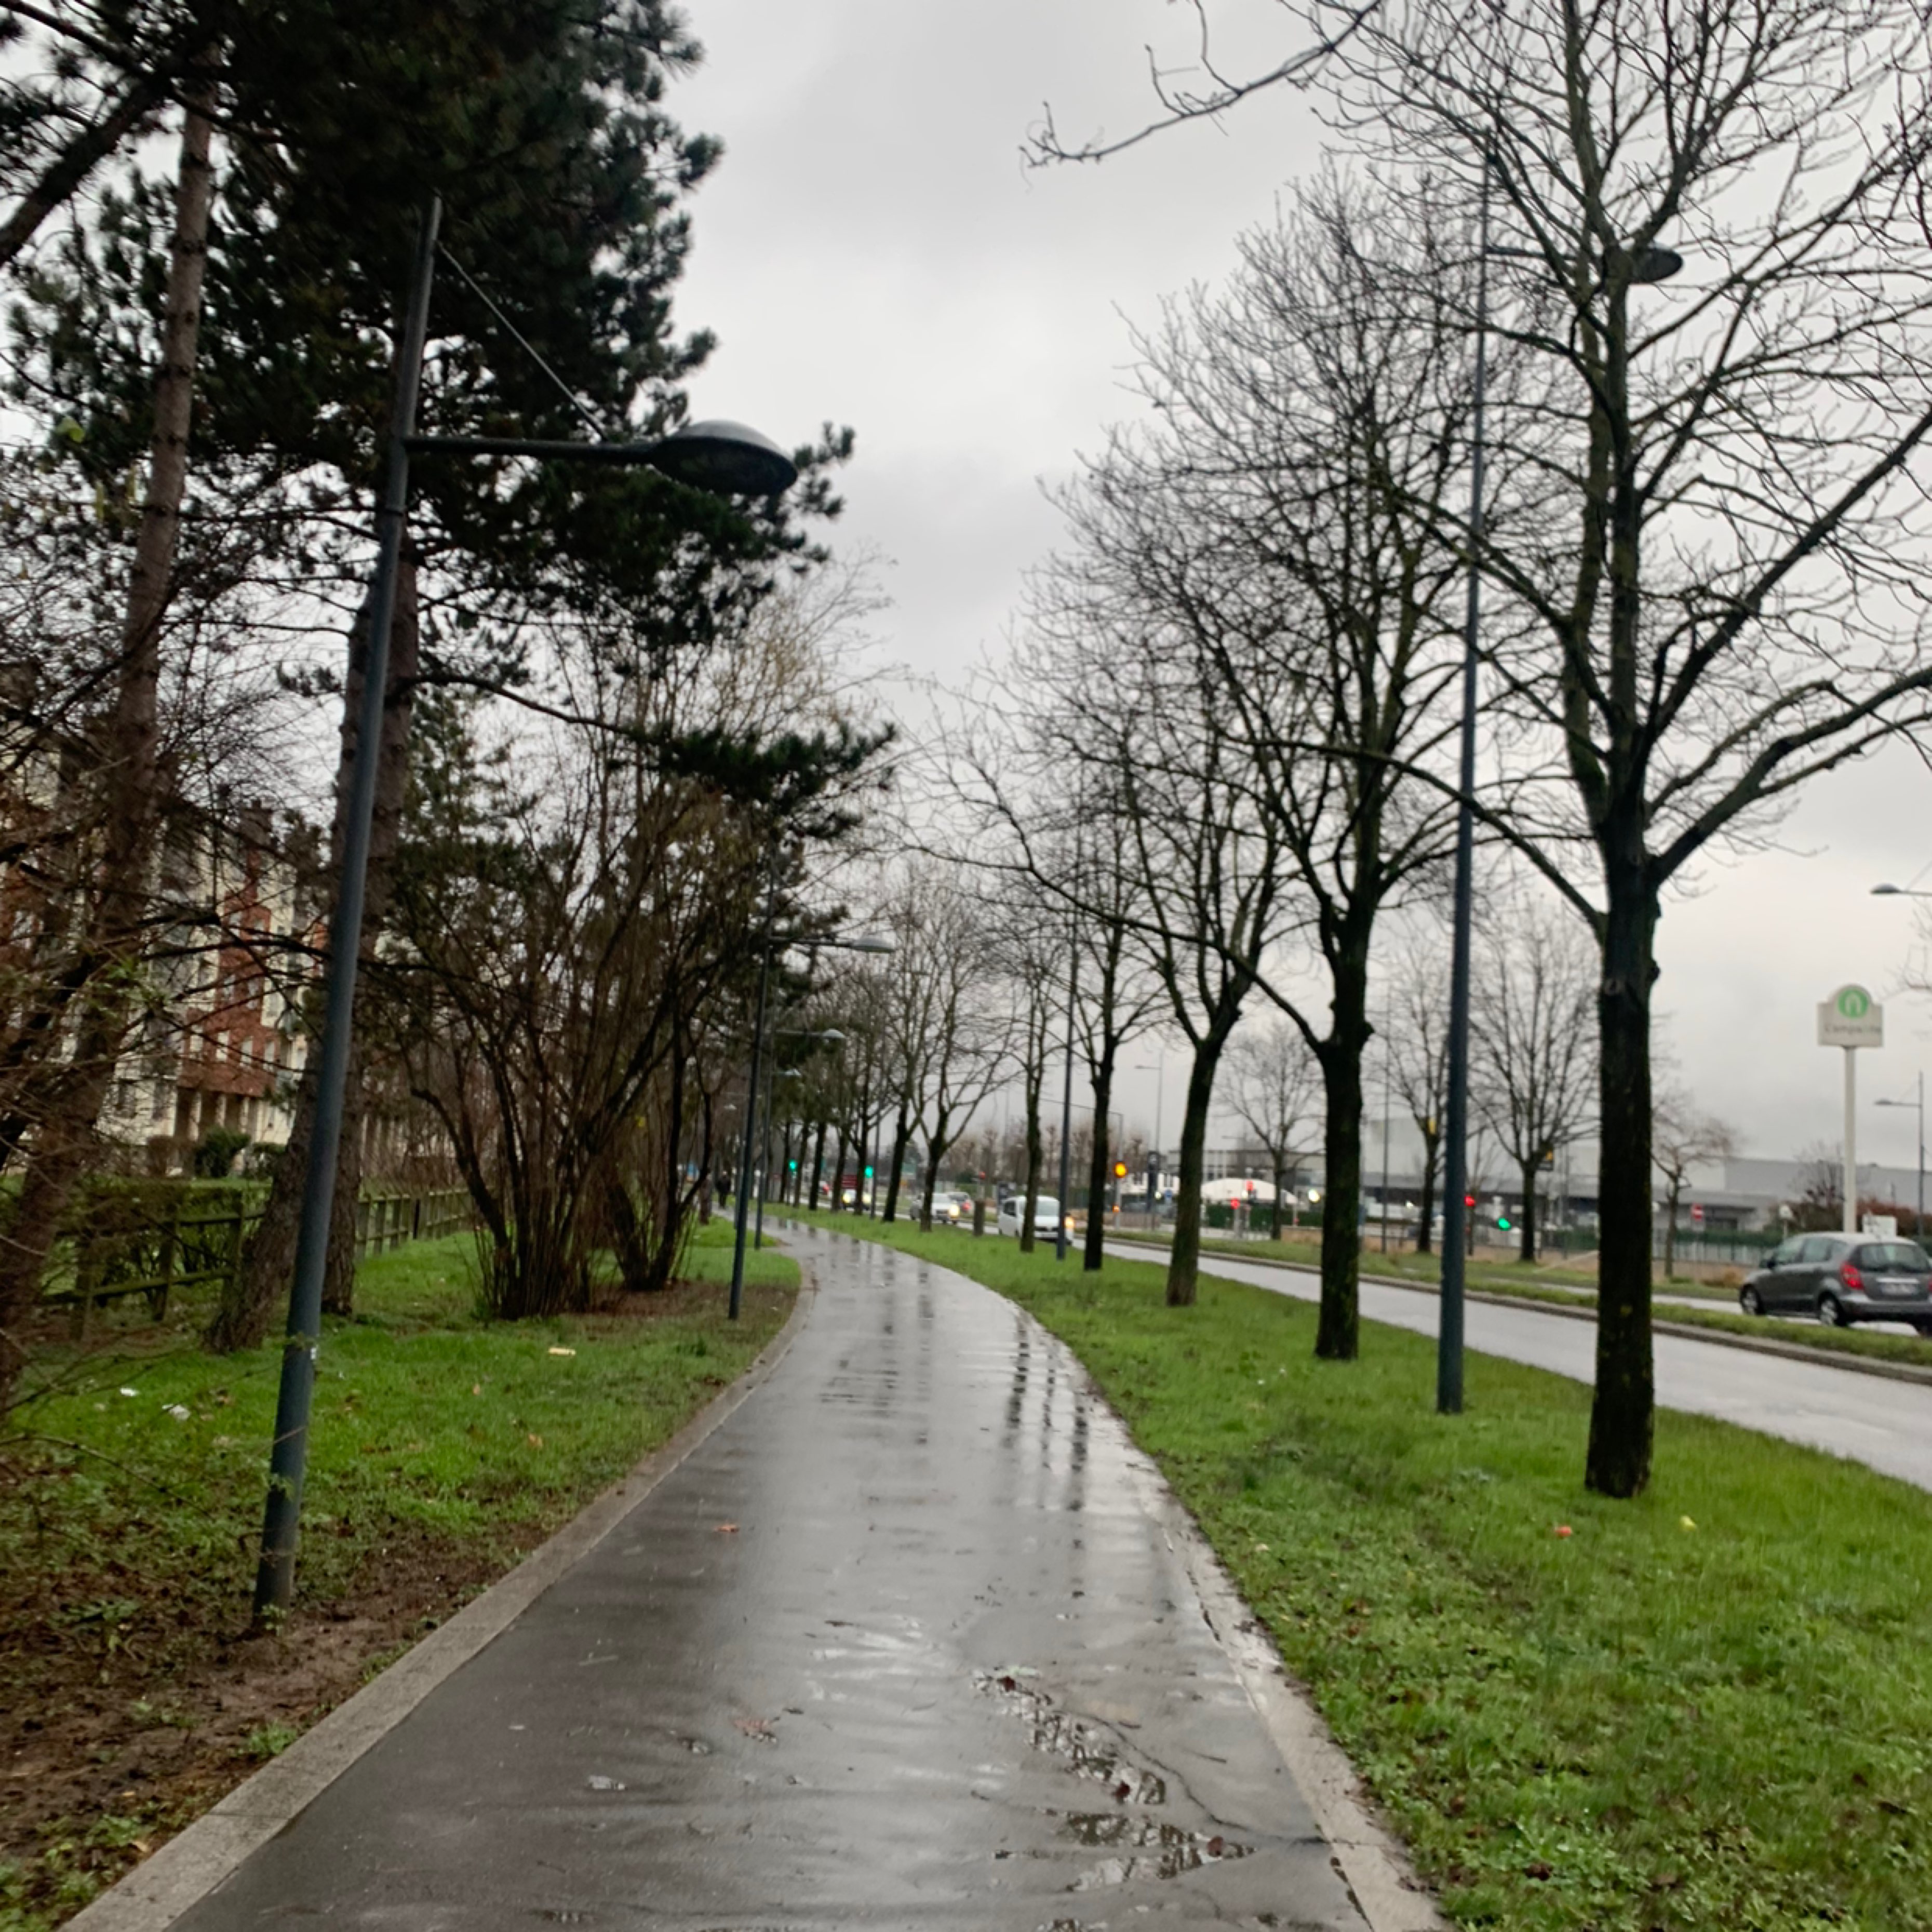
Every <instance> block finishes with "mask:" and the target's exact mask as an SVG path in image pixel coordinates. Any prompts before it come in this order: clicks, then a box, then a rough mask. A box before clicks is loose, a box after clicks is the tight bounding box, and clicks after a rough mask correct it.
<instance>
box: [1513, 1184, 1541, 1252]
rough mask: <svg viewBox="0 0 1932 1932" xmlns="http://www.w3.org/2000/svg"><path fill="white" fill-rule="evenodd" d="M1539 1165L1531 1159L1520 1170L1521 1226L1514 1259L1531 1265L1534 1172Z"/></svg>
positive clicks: (1534, 1215) (1534, 1244)
mask: <svg viewBox="0 0 1932 1932" xmlns="http://www.w3.org/2000/svg"><path fill="white" fill-rule="evenodd" d="M1538 1166H1541V1162H1539V1161H1532V1162H1531V1163H1529V1164H1528V1165H1526V1166H1525V1167H1524V1169H1523V1226H1521V1228H1520V1229H1518V1230H1517V1235H1518V1241H1517V1260H1518V1261H1520V1262H1529V1264H1530V1265H1532V1266H1534V1265H1535V1262H1536V1173H1537V1169H1538Z"/></svg>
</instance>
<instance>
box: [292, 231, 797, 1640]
mask: <svg viewBox="0 0 1932 1932" xmlns="http://www.w3.org/2000/svg"><path fill="white" fill-rule="evenodd" d="M442 223H443V205H442V203H441V202H440V200H438V199H436V198H434V197H432V198H431V200H430V202H429V203H428V205H427V206H426V207H425V209H424V210H423V212H422V218H421V220H420V221H419V224H418V227H417V231H416V258H415V266H414V269H413V273H412V275H411V277H410V293H409V298H408V302H407V305H406V307H405V309H404V323H403V328H402V332H401V336H400V337H399V338H398V342H397V345H396V364H395V388H394V395H393V400H392V404H391V408H390V413H389V449H388V452H387V455H386V461H385V465H384V470H383V492H382V496H381V498H380V501H379V503H378V505H377V513H376V532H377V543H376V567H375V571H374V575H373V577H371V582H370V588H369V634H368V646H367V657H366V661H365V666H364V670H363V684H362V710H361V712H360V714H359V717H358V718H357V724H356V729H357V737H356V753H355V757H354V759H353V762H352V763H351V765H350V777H349V795H348V798H347V802H346V806H345V809H344V814H343V838H342V871H341V878H340V879H339V880H338V883H337V886H336V895H335V910H334V913H333V914H332V916H331V918H330V920H329V956H328V962H327V964H326V968H325V969H324V971H325V974H326V997H325V1000H324V1007H323V1029H322V1039H321V1041H320V1046H319V1049H318V1055H317V1070H316V1091H315V1116H314V1124H313V1126H312V1127H311V1130H310V1135H309V1146H308V1169H307V1172H306V1173H305V1175H304V1177H303V1189H302V1217H301V1220H300V1223H299V1226H298V1229H297V1232H296V1258H295V1268H294V1273H293V1279H292V1280H291V1282H290V1289H289V1319H288V1328H287V1334H286V1336H285V1338H284V1343H283V1347H282V1367H281V1386H280V1388H279V1389H278V1392H277V1395H276V1401H275V1440H274V1443H273V1446H272V1448H271V1450H270V1452H269V1493H268V1500H267V1502H266V1505H265V1506H264V1508H263V1515H262V1543H261V1550H260V1558H259V1560H258V1562H257V1568H256V1572H255V1595H254V1613H255V1617H256V1619H257V1622H260V1621H261V1620H263V1619H264V1618H265V1617H266V1616H269V1615H270V1614H271V1613H281V1612H284V1611H286V1610H287V1608H288V1607H289V1604H290V1599H291V1598H292V1597H293V1595H294V1591H295V1560H296V1541H297V1538H298V1536H299V1532H300V1528H301V1523H302V1485H303V1481H304V1478H305V1476H306V1475H307V1472H308V1431H309V1419H310V1416H311V1412H312V1411H313V1409H314V1398H315V1373H316V1360H317V1351H318V1349H319V1348H320V1343H321V1334H322V1287H323V1274H324V1272H325V1270H326V1266H327V1263H328V1259H329V1223H330V1219H331V1208H332V1205H333V1202H334V1199H335V1170H336V1166H337V1163H338V1153H339V1149H340V1146H341V1139H342V1115H343V1107H344V1098H345V1096H346V1094H347V1088H348V1079H349V1059H350V1041H351V1038H352V1031H353V1026H354V1024H355V1013H356V965H357V962H358V960H359V958H360V956H361V953H362V912H363V905H364V902H365V898H366V895H367V891H368V877H369V841H370V832H371V823H372V820H373V818H374V811H375V800H376V772H377V762H378V759H379V757H380V748H381V743H382V736H383V706H384V704H385V702H386V699H387V697H388V694H389V633H390V630H391V628H392V623H393V622H394V619H395V607H396V572H397V565H398V561H399V559H400V558H401V553H402V541H403V524H404V517H405V514H406V513H407V509H408V506H409V493H410V457H411V456H412V455H454V456H463V455H511V456H522V457H529V458H535V459H536V460H539V461H557V460H563V461H577V462H583V461H589V462H598V463H647V464H649V465H650V466H652V467H653V468H655V469H659V470H661V471H663V472H664V473H665V474H666V475H668V476H670V477H671V478H673V480H674V481H679V482H682V483H685V484H690V485H691V486H692V487H696V488H699V489H706V490H715V491H718V492H721V493H727V494H736V495H745V496H775V495H777V494H778V493H780V492H781V491H782V490H787V489H789V488H790V487H791V485H792V484H793V483H794V482H795V481H796V480H797V477H798V469H797V466H796V464H794V463H793V461H792V460H791V459H790V457H788V456H787V455H785V453H784V451H782V450H781V449H779V448H778V446H777V445H776V444H775V443H771V442H769V441H768V440H766V438H765V437H762V436H760V435H759V434H757V431H754V430H748V429H745V428H742V426H740V425H737V424H735V423H724V422H711V423H695V424H691V425H687V426H686V427H685V428H682V429H680V430H679V431H676V432H675V433H674V434H672V435H670V436H668V437H659V438H656V439H655V440H650V441H640V442H637V443H568V442H544V441H526V440H519V439H517V438H514V437H435V436H419V435H417V434H416V404H417V401H418V399H419V395H420V392H421V390H422V365H423V353H424V349H425V344H427V342H428V336H429V305H430V296H431V290H432V287H433V285H434V278H435V269H436V252H437V233H438V230H439V229H440V227H441V226H442Z"/></svg>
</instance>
